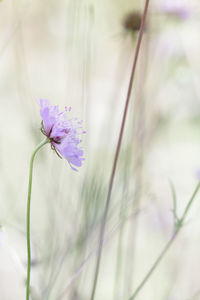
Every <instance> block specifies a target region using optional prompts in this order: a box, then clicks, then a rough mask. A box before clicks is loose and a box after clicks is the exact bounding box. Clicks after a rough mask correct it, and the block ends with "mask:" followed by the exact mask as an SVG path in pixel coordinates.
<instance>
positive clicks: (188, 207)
mask: <svg viewBox="0 0 200 300" xmlns="http://www.w3.org/2000/svg"><path fill="white" fill-rule="evenodd" d="M199 188H200V183H198V184H197V186H196V188H195V190H194V192H193V194H192V196H191V198H190V199H189V201H188V204H187V206H186V208H185V211H184V213H183V215H182V217H181V218H180V219H179V220H178V221H177V224H176V227H175V231H174V234H173V235H172V237H171V238H170V240H169V241H168V242H167V244H166V245H165V247H164V249H163V250H162V252H161V253H160V255H159V256H158V258H157V259H156V261H155V262H154V264H153V266H152V267H151V268H150V270H149V271H148V273H147V274H146V276H145V277H144V279H143V280H142V281H141V283H140V284H139V286H138V287H137V289H136V290H135V292H134V293H133V295H132V296H131V297H130V298H129V300H133V299H135V298H136V296H137V295H138V293H139V292H140V290H141V289H142V288H143V286H144V285H145V283H146V282H147V280H148V279H149V278H150V276H151V275H152V273H153V271H154V270H155V269H156V267H157V266H158V264H159V263H160V261H161V260H162V258H163V257H164V256H165V254H166V252H167V251H168V249H169V248H170V246H171V245H172V244H173V242H174V240H175V238H176V237H177V235H178V233H179V232H180V230H181V228H182V227H183V223H184V221H185V218H186V215H187V213H188V211H189V209H190V207H191V204H192V202H193V200H194V198H195V196H196V194H197V192H198V191H199Z"/></svg>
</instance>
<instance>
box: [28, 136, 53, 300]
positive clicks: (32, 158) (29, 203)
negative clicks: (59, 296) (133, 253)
mask: <svg viewBox="0 0 200 300" xmlns="http://www.w3.org/2000/svg"><path fill="white" fill-rule="evenodd" d="M47 143H49V139H48V138H45V139H44V140H43V141H42V142H41V143H40V144H39V145H38V146H37V147H36V149H35V150H34V151H33V154H32V155H31V160H30V169H29V182H28V199H27V215H26V237H27V259H28V260H27V280H26V300H29V295H30V275H31V241H30V211H31V210H30V209H31V190H32V177H33V162H34V158H35V155H36V153H37V152H38V151H39V150H40V148H42V147H43V146H44V145H45V144H47Z"/></svg>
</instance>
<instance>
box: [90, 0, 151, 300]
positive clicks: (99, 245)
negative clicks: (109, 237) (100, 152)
mask: <svg viewBox="0 0 200 300" xmlns="http://www.w3.org/2000/svg"><path fill="white" fill-rule="evenodd" d="M148 6H149V0H146V2H145V7H144V12H143V16H142V21H141V26H140V31H139V36H138V40H137V45H136V50H135V55H134V59H133V65H132V70H131V76H130V81H129V86H128V92H127V97H126V102H125V107H124V113H123V118H122V122H121V128H120V133H119V138H118V143H117V147H116V152H115V157H114V162H113V167H112V172H111V176H110V182H109V187H108V194H107V199H106V206H105V210H104V214H103V219H102V223H101V227H100V233H99V244H98V253H97V260H96V267H95V274H94V281H93V287H92V293H91V297H90V299H91V300H94V297H95V292H96V286H97V281H98V275H99V268H100V262H101V255H102V248H103V240H104V232H105V225H106V219H107V214H108V209H109V206H110V199H111V193H112V187H113V182H114V177H115V172H116V167H117V162H118V158H119V152H120V147H121V143H122V137H123V133H124V127H125V122H126V118H127V112H128V105H129V102H130V96H131V91H132V86H133V79H134V75H135V70H136V65H137V60H138V55H139V51H140V46H141V41H142V36H143V32H144V25H145V20H146V16H147V10H148Z"/></svg>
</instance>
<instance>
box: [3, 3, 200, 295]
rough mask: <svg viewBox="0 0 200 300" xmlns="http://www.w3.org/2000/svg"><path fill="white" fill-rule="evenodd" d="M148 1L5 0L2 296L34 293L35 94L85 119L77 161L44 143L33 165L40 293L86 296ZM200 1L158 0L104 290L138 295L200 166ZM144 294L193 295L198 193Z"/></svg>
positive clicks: (131, 119) (118, 187)
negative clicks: (74, 165) (75, 165)
mask: <svg viewBox="0 0 200 300" xmlns="http://www.w3.org/2000/svg"><path fill="white" fill-rule="evenodd" d="M143 7H144V1H140V0H133V1H130V0H123V1H122V0H110V1H105V0H101V1H97V0H82V1H78V0H57V1H55V0H54V1H53V0H49V1H46V0H43V1H38V0H35V1H32V0H30V1H28V0H18V1H16V0H1V1H0V78H1V80H0V98H1V100H0V103H1V109H0V136H1V143H0V278H1V280H0V300H13V299H25V281H26V200H27V185H28V172H29V160H30V156H31V153H32V151H33V150H34V148H35V147H36V145H37V144H38V143H39V142H40V141H41V140H42V139H43V136H42V134H41V132H40V123H41V118H40V113H39V107H38V104H37V102H36V100H37V99H39V98H42V99H49V100H50V101H51V103H52V104H55V105H57V104H58V105H59V107H60V108H61V109H63V108H64V107H65V106H72V112H71V115H73V117H77V118H79V119H82V120H83V127H84V129H85V130H86V131H87V134H86V135H84V136H83V143H82V147H83V149H84V153H85V157H86V161H85V162H84V164H83V167H81V169H80V170H79V172H74V171H72V170H71V168H70V167H69V165H68V163H67V161H65V160H64V159H62V160H61V159H59V158H58V157H57V155H56V154H55V153H54V152H53V151H52V150H51V148H50V147H49V145H46V146H45V147H44V148H43V149H42V150H41V151H40V152H39V153H38V154H37V157H36V161H35V165H34V176H33V193H32V207H31V208H32V211H31V242H32V275H31V276H32V277H31V286H32V289H31V297H32V300H47V299H48V300H61V299H70V300H87V299H89V297H90V293H91V288H92V282H93V277H94V267H95V258H96V251H97V244H98V234H99V226H100V222H101V219H102V214H103V210H104V207H105V200H106V194H107V191H108V183H109V177H110V173H111V168H112V164H113V159H114V153H115V149H116V145H117V139H118V135H119V129H120V125H121V119H122V114H123V108H124V103H125V98H126V94H127V88H128V82H129V77H130V71H131V65H132V61H133V56H134V52H135V45H136V41H137V37H138V29H139V26H140V21H141V14H142V11H143ZM199 32H200V3H199V1H197V0H188V1H184V0H182V1H178V0H177V1H176V0H173V1H170V0H150V7H149V12H148V20H147V23H146V26H145V33H144V37H143V41H142V47H141V51H140V55H139V60H138V65H137V70H136V76H135V79H134V85H133V92H132V96H131V102H130V106H129V111H128V118H127V122H126V126H125V131H124V137H123V141H122V145H121V152H120V157H119V161H118V166H117V171H116V177H115V182H114V187H113V193H112V197H111V206H110V209H109V212H108V219H107V223H106V232H105V242H104V247H103V256H102V263H101V267H100V276H99V281H98V286H97V292H96V298H95V299H96V300H102V299H103V300H126V299H127V300H128V298H129V297H130V295H131V294H132V293H133V291H134V290H135V288H136V287H137V285H138V284H139V283H140V281H141V280H142V279H143V277H144V276H145V274H146V273H147V271H148V270H149V268H150V267H151V265H152V263H153V262H154V261H155V259H156V258H157V257H158V255H159V254H160V252H161V250H162V249H163V247H164V245H165V244H166V242H167V241H168V239H169V238H170V236H171V234H172V232H173V215H172V212H171V209H172V207H173V204H172V194H171V190H170V182H172V183H173V185H174V187H175V190H176V193H177V210H178V215H181V214H182V212H183V210H184V207H185V205H186V203H187V201H188V199H189V197H190V196H191V194H192V192H193V190H194V188H195V186H196V184H197V182H198V179H199V176H200V155H199V153H200V142H199V136H200V133H199V132H200V59H199V53H200V35H199ZM199 199H200V198H199V196H197V199H196V201H195V203H194V205H193V206H192V209H191V211H190V214H189V216H188V218H187V221H186V224H185V226H184V227H183V230H182V232H181V233H180V235H179V237H178V239H177V240H176V241H175V243H174V245H173V246H172V248H171V249H170V250H169V252H168V253H167V255H166V257H165V258H164V260H163V261H162V263H161V264H160V265H159V266H158V268H157V270H156V271H155V273H154V274H153V276H152V277H151V278H150V280H149V281H148V283H147V284H146V285H145V287H144V288H143V289H142V291H141V293H140V294H139V295H138V297H137V298H138V299H142V300H145V299H148V300H150V299H152V300H155V299H156V300H157V299H162V300H194V299H195V300H196V299H200V293H199V266H200V257H199V253H200V202H199Z"/></svg>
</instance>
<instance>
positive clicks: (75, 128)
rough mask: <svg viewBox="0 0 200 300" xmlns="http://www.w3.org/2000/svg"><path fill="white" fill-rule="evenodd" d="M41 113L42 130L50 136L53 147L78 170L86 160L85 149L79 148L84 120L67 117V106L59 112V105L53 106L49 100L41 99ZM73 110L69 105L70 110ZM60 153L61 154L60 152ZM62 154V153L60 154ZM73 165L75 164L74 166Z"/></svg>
mask: <svg viewBox="0 0 200 300" xmlns="http://www.w3.org/2000/svg"><path fill="white" fill-rule="evenodd" d="M39 105H40V115H41V117H42V128H41V131H42V133H43V134H44V135H46V137H48V138H49V140H50V143H51V146H52V148H53V149H54V150H55V151H56V153H57V154H58V152H59V153H60V154H61V155H62V156H63V157H64V158H66V159H67V161H68V163H69V164H70V166H71V168H72V169H73V170H75V171H77V169H76V168H74V167H73V166H76V167H81V165H82V161H83V160H84V158H83V157H82V156H83V150H81V149H80V148H79V143H80V142H81V140H80V139H79V137H78V136H79V134H80V129H81V128H82V126H81V123H82V121H78V120H77V119H68V118H67V107H65V111H63V112H59V108H58V105H56V106H52V105H51V104H50V102H49V101H48V100H43V99H40V100H39ZM70 110H71V107H69V109H68V111H70ZM82 133H85V131H82ZM58 155H59V154H58ZM59 156H60V155H59ZM72 165H73V166H72Z"/></svg>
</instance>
